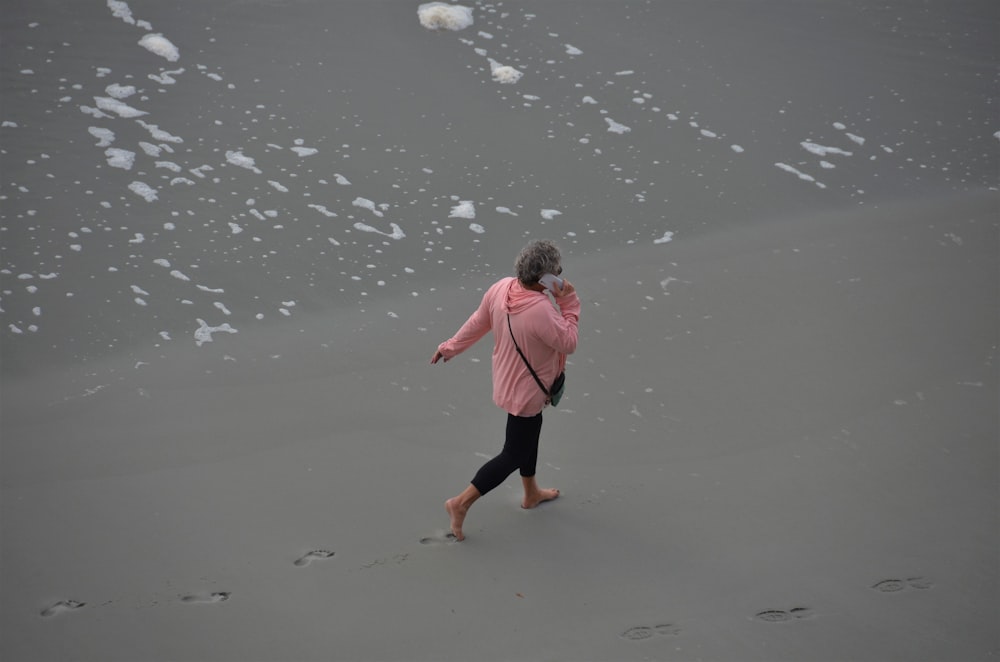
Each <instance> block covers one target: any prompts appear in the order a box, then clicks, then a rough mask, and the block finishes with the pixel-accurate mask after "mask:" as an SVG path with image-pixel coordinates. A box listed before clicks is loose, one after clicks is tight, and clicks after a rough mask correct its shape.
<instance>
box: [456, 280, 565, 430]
mask: <svg viewBox="0 0 1000 662" xmlns="http://www.w3.org/2000/svg"><path fill="white" fill-rule="evenodd" d="M558 302H559V308H558V309H557V308H556V307H555V306H553V305H552V302H551V300H550V299H549V297H548V295H547V294H545V293H543V292H536V291H535V290H530V289H528V288H526V287H524V286H523V285H521V283H520V281H518V280H517V279H516V278H512V277H508V278H503V279H501V280H499V281H498V282H496V283H494V284H493V285H492V286H491V287H490V289H489V290H487V291H486V294H484V295H483V300H482V302H481V303H480V304H479V308H478V309H477V310H476V312H474V313H472V315H471V316H470V317H469V319H468V320H467V321H466V322H465V324H463V325H462V328H460V329H459V330H458V333H456V334H455V335H454V336H452V337H451V338H450V339H449V340H446V341H445V342H443V343H441V344H440V345H439V346H438V351H439V352H441V355H442V356H444V357H445V358H446V359H450V358H452V357H453V356H457V355H459V354H461V353H462V352H464V351H465V350H467V349H468V348H469V347H472V345H474V344H475V343H476V341H478V340H479V339H480V338H482V337H483V336H485V335H486V333H487V332H488V331H489V330H490V329H492V330H493V402H495V403H496V404H497V406H498V407H500V408H501V409H504V410H506V411H507V412H509V413H511V414H514V415H515V416H534V415H535V414H537V413H539V412H541V411H542V409H543V408H544V407H545V393H543V392H542V389H541V388H539V387H538V383H537V382H536V381H535V378H534V377H532V376H531V373H530V372H528V368H527V367H526V366H525V365H524V361H522V360H521V357H520V356H519V355H518V353H517V350H516V349H515V348H514V343H513V341H512V340H511V338H510V331H508V330H507V314H508V313H510V325H511V328H512V329H513V330H514V337H515V338H517V344H518V346H520V348H521V351H522V352H524V355H525V357H526V358H527V359H528V362H529V363H531V367H532V368H534V369H535V373H536V374H537V375H538V378H539V379H541V380H542V383H544V384H545V386H546V388H548V387H549V386H550V385H551V384H552V382H553V381H555V378H556V377H558V376H559V373H560V372H562V370H563V368H564V367H565V366H566V355H567V354H572V353H573V352H574V351H575V350H576V341H577V325H578V324H579V320H580V299H579V297H577V296H576V292H573V293H571V294H567V295H566V296H564V297H561V298H559V299H558Z"/></svg>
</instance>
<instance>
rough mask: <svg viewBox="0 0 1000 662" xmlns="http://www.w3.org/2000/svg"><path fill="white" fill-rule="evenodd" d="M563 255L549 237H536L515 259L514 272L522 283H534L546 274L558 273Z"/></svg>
mask: <svg viewBox="0 0 1000 662" xmlns="http://www.w3.org/2000/svg"><path fill="white" fill-rule="evenodd" d="M561 262H562V256H561V255H560V254H559V249H558V248H556V245H555V244H553V243H552V242H551V241H549V240H548V239H536V240H535V241H532V242H531V243H530V244H528V245H527V246H525V247H524V248H522V249H521V252H520V253H518V255H517V260H515V261H514V273H515V274H516V275H517V279H518V280H519V281H521V284H522V285H534V284H535V283H537V282H538V279H539V278H541V277H542V276H544V275H545V274H558V273H559V272H560V264H561Z"/></svg>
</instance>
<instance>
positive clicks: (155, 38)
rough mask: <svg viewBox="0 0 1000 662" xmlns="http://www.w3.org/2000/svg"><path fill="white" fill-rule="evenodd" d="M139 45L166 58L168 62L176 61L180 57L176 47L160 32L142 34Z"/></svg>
mask: <svg viewBox="0 0 1000 662" xmlns="http://www.w3.org/2000/svg"><path fill="white" fill-rule="evenodd" d="M139 45H140V46H142V47H143V48H145V49H146V50H147V51H149V52H150V53H153V54H154V55H159V56H160V57H163V58H166V59H167V61H168V62H176V61H177V60H179V59H180V57H181V53H180V51H179V50H177V47H176V46H174V45H173V44H172V43H170V40H169V39H167V38H166V37H164V36H163V35H162V34H158V33H154V34H147V35H144V36H143V38H142V39H140V40H139Z"/></svg>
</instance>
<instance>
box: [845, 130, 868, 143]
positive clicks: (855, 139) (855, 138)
mask: <svg viewBox="0 0 1000 662" xmlns="http://www.w3.org/2000/svg"><path fill="white" fill-rule="evenodd" d="M844 135H845V136H847V137H848V138H850V139H851V142H854V143H857V144H858V145H864V144H865V139H864V138H862V137H861V136H856V135H854V134H853V133H845V134H844Z"/></svg>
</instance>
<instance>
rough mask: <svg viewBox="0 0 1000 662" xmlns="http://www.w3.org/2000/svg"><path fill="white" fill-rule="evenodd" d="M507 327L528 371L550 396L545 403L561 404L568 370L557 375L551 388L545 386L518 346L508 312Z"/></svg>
mask: <svg viewBox="0 0 1000 662" xmlns="http://www.w3.org/2000/svg"><path fill="white" fill-rule="evenodd" d="M507 329H508V330H509V331H510V339H511V340H513V341H514V349H516V350H517V353H518V355H519V356H520V357H521V360H522V361H524V365H526V366H528V372H530V373H531V376H532V377H534V378H535V381H536V382H537V383H538V388H540V389H542V393H544V394H545V395H546V396H548V399H547V400H546V401H545V403H546V404H549V403H551V404H552V406H553V407H555V406H556V405H558V404H559V401H560V400H562V397H563V391H565V390H566V371H565V370H563V371H562V372H560V373H559V376H558V377H556V380H555V381H554V382H552V386H551V387H550V388H545V384H543V383H542V380H541V379H539V378H538V374H537V373H536V372H535V370H534V368H532V367H531V364H530V363H528V358H527V357H526V356H525V355H524V352H522V351H521V348H520V347H518V346H517V340H516V339H515V338H514V329H512V328H511V326H510V313H508V314H507Z"/></svg>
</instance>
